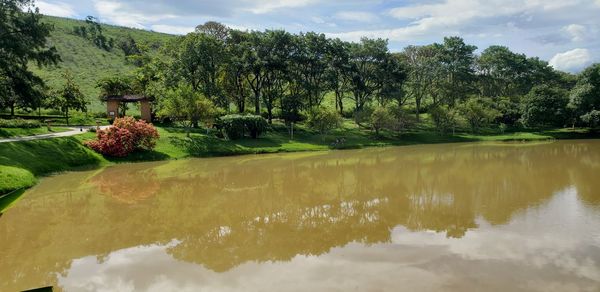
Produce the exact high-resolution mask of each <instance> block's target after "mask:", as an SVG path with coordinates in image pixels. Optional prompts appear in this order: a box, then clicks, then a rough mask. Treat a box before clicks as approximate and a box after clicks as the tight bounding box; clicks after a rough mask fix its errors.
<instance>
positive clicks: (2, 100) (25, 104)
mask: <svg viewBox="0 0 600 292" xmlns="http://www.w3.org/2000/svg"><path fill="white" fill-rule="evenodd" d="M33 5H34V2H33V1H32V0H3V1H1V2H0V55H1V56H2V57H0V88H1V89H2V90H1V91H0V106H2V107H8V108H10V110H11V115H12V116H14V111H15V107H21V108H34V109H35V108H39V107H40V105H41V100H40V97H42V96H44V94H43V90H44V82H43V81H42V79H40V78H39V77H37V76H35V75H34V74H33V73H32V72H31V71H29V68H28V63H29V62H30V61H31V62H35V63H36V64H37V65H38V66H39V67H41V66H48V65H55V64H57V62H58V61H60V56H59V55H58V52H57V51H56V48H55V47H53V46H48V45H47V39H48V37H49V36H50V32H51V31H52V26H51V25H49V24H45V23H42V22H41V20H42V15H41V14H40V13H39V11H38V9H37V8H34V6H33Z"/></svg>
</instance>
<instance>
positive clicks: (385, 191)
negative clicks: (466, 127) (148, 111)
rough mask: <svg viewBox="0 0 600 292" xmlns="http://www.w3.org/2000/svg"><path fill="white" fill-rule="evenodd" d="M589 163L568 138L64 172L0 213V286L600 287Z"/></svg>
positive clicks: (583, 145)
mask: <svg viewBox="0 0 600 292" xmlns="http://www.w3.org/2000/svg"><path fill="white" fill-rule="evenodd" d="M599 170H600V143H599V142H596V141H574V142H556V143H542V144H539V145H531V144H525V145H523V144H514V145H513V144H497V145H494V144H487V145H481V144H479V145H472V144H471V145H468V144H457V145H435V146H418V147H402V148H390V149H370V150H362V151H340V152H333V153H304V154H292V155H272V156H260V157H255V156H251V157H233V158H218V159H191V160H181V161H173V162H168V163H164V162H163V163H145V164H133V165H120V166H117V167H111V168H107V169H104V170H101V171H95V172H78V173H70V174H66V175H61V176H56V177H53V178H49V179H46V180H43V181H42V183H41V184H40V185H38V186H37V187H35V188H34V189H33V190H31V191H30V192H29V193H28V194H27V195H26V197H25V198H24V199H23V200H22V201H21V202H20V203H19V205H18V206H16V207H15V208H13V209H11V210H10V211H9V212H7V213H6V214H5V216H4V217H3V218H1V219H0V246H2V247H3V248H2V250H0V259H1V261H0V279H1V280H2V281H0V290H15V289H25V288H28V287H32V286H44V285H57V284H60V285H61V286H63V287H66V288H71V289H72V290H86V289H87V290H98V289H101V288H103V287H104V288H106V289H109V290H128V289H129V288H133V290H149V289H159V288H160V287H162V288H163V289H162V290H169V289H173V290H185V289H190V290H198V289H199V288H200V287H203V288H205V289H207V290H211V287H212V289H221V290H236V289H244V287H255V288H256V290H281V289H282V287H286V288H289V289H290V290H295V289H294V287H296V286H294V283H298V282H295V281H300V282H302V283H304V284H303V286H300V287H296V288H298V290H306V289H305V288H309V287H311V286H313V285H314V287H313V288H314V289H316V290H334V289H340V290H348V289H350V290H352V289H357V288H356V287H362V288H364V289H359V290H365V289H367V290H368V289H375V290H377V289H381V290H386V287H387V288H388V289H392V288H393V287H398V285H406V286H403V287H412V288H414V289H420V290H432V289H433V290H436V289H439V290H469V289H478V288H492V289H493V288H500V287H505V288H506V286H502V285H515V284H516V283H515V284H510V283H512V282H511V281H513V280H515V279H518V278H522V280H523V281H522V282H521V283H520V285H522V286H514V287H512V286H511V288H513V289H511V290H519V289H523V290H538V289H537V288H541V287H544V288H546V290H548V289H550V290H552V289H556V290H564V289H562V288H572V289H567V290H577V289H582V290H585V289H588V288H589V289H591V290H597V289H596V288H598V287H600V286H598V285H599V283H600V273H599V272H598V271H599V268H598V267H599V265H600V243H599V242H600V227H599V226H600V215H599V214H600V210H599V207H598V206H599V205H600V194H599V193H598V190H600V182H599V181H598V179H597V174H598V171H599ZM278 271H280V272H278ZM361 273H362V274H361ZM469 273H471V274H469ZM92 275H98V277H92ZM292 275H293V276H292ZM382 277H385V278H386V279H387V278H388V277H389V278H390V279H387V280H384V279H382ZM478 277H479V278H478ZM92 278H93V279H95V280H90V279H92ZM473 279H480V280H479V281H472V280H473ZM511 279H512V280H511ZM94 281H96V282H94ZM307 281H308V283H309V284H306V283H307ZM536 281H537V282H536ZM544 281H545V282H544ZM340 282H345V283H346V284H347V285H349V286H344V285H341V284H340ZM541 282H544V283H545V284H544V285H542V284H541ZM198 283H201V285H203V286H197V285H196V284H198ZM336 283H337V286H336V285H334V284H336ZM507 283H509V284H507ZM103 285H104V286H103ZM106 285H112V286H106ZM115 285H117V286H115ZM118 285H120V286H118ZM161 285H163V286H161ZM269 285H273V286H269ZM282 285H283V286H282ZM304 285H307V286H304ZM352 285H354V286H352ZM565 285H566V286H565ZM342 288H346V289H342ZM159 290H160V289H159ZM253 290H254V289H253ZM540 290H541V289H540Z"/></svg>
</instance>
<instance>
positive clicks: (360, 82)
mask: <svg viewBox="0 0 600 292" xmlns="http://www.w3.org/2000/svg"><path fill="white" fill-rule="evenodd" d="M387 55H388V48H387V41H386V40H382V39H367V38H363V39H361V41H360V43H358V44H352V46H351V48H350V65H351V68H352V69H351V74H352V75H351V76H352V81H351V83H350V84H351V90H352V96H351V98H352V99H353V100H354V104H355V107H354V111H355V113H358V112H360V111H362V109H363V108H364V106H365V105H366V104H367V103H368V102H370V101H371V100H372V99H373V97H374V96H376V95H377V94H378V90H380V89H381V84H380V82H379V76H380V70H381V69H382V65H383V64H384V63H385V61H386V58H387Z"/></svg>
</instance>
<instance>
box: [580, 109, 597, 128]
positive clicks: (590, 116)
mask: <svg viewBox="0 0 600 292" xmlns="http://www.w3.org/2000/svg"><path fill="white" fill-rule="evenodd" d="M581 120H582V121H583V122H584V123H587V124H588V125H589V126H590V127H592V128H594V127H597V126H598V125H600V111H597V110H592V111H590V112H589V113H587V114H585V115H583V116H581Z"/></svg>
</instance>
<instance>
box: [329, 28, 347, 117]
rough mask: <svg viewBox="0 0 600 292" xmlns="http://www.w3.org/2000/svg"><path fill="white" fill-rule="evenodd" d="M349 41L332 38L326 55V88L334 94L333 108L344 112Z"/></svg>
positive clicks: (341, 113)
mask: <svg viewBox="0 0 600 292" xmlns="http://www.w3.org/2000/svg"><path fill="white" fill-rule="evenodd" d="M349 50H350V43H347V42H344V41H341V40H340V39H334V40H331V41H330V42H329V51H328V53H327V56H326V61H327V63H328V70H327V84H328V87H327V88H328V89H329V90H332V91H333V92H334V94H335V108H336V109H337V110H339V112H340V115H343V114H344V97H345V94H346V92H347V91H348V90H349V85H350V70H351V68H350V54H349Z"/></svg>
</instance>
